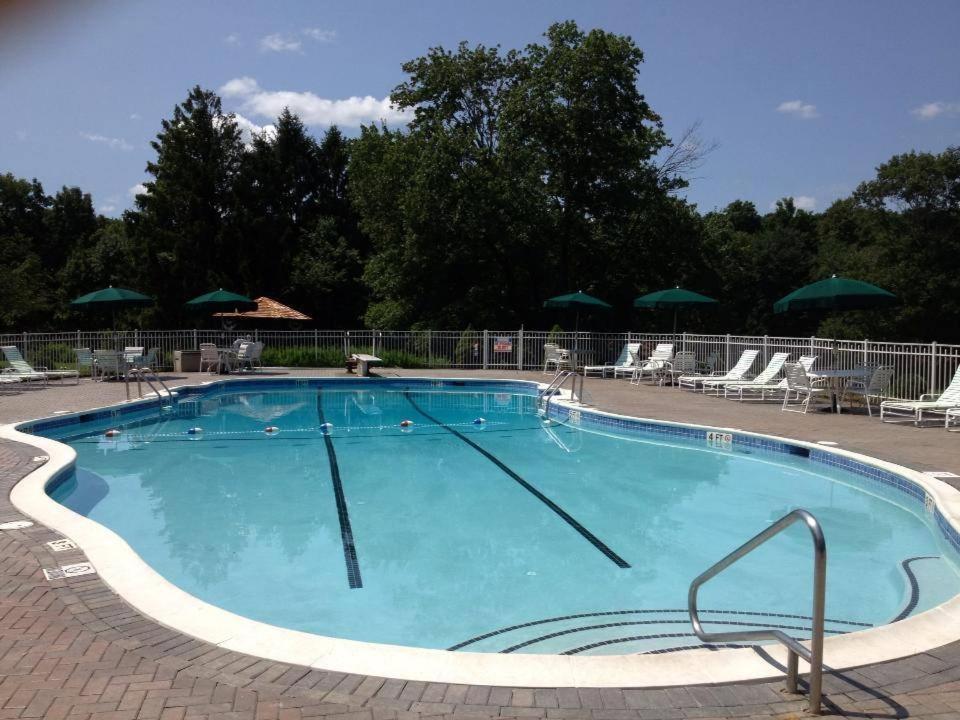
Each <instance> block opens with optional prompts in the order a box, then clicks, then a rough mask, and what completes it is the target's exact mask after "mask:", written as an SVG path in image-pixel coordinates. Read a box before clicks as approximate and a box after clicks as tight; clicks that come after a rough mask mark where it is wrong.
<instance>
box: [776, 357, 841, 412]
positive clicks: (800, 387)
mask: <svg viewBox="0 0 960 720" xmlns="http://www.w3.org/2000/svg"><path fill="white" fill-rule="evenodd" d="M783 367H784V372H785V373H786V376H787V377H786V380H787V392H786V393H785V394H784V396H783V405H782V406H781V407H780V410H781V411H783V410H786V411H788V412H802V413H803V414H804V415H806V413H807V410H809V409H810V402H811V401H812V400H814V399H816V398H819V397H822V398H825V399H826V401H827V402H830V398H831V393H830V388H828V387H824V386H822V385H818V384H817V381H816V380H811V379H810V376H809V375H807V371H806V370H805V369H804V367H803V365H801V364H800V363H786V364H785V365H784V366H783ZM791 402H797V403H799V404H800V409H797V408H793V407H790V403H791Z"/></svg>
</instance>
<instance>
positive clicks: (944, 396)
mask: <svg viewBox="0 0 960 720" xmlns="http://www.w3.org/2000/svg"><path fill="white" fill-rule="evenodd" d="M954 408H960V366H958V367H957V372H956V373H954V375H953V379H952V380H951V381H950V384H949V385H948V386H947V389H946V390H944V391H943V392H942V393H940V394H939V395H936V394H927V395H921V396H920V399H919V400H884V401H883V402H882V403H880V420H882V421H883V422H897V421H896V420H888V419H887V418H888V417H894V418H899V419H901V420H902V419H903V418H910V419H911V420H913V424H914V425H919V424H920V423H922V422H923V414H924V413H946V411H947V410H952V409H954Z"/></svg>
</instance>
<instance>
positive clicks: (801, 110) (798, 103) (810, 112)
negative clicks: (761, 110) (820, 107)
mask: <svg viewBox="0 0 960 720" xmlns="http://www.w3.org/2000/svg"><path fill="white" fill-rule="evenodd" d="M777 112H780V113H785V114H787V115H794V116H796V117H798V118H803V119H804V120H811V119H813V118H815V117H820V115H819V114H818V113H817V106H816V105H811V104H810V103H805V102H803V100H786V101H784V102H782V103H780V104H779V105H777Z"/></svg>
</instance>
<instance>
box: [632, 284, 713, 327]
mask: <svg viewBox="0 0 960 720" xmlns="http://www.w3.org/2000/svg"><path fill="white" fill-rule="evenodd" d="M716 303H717V301H716V300H714V299H713V298H711V297H707V296H706V295H701V294H700V293H695V292H693V291H692V290H684V289H683V288H682V287H680V286H679V285H677V286H676V287H672V288H670V289H668V290H657V291H656V292H652V293H649V294H647V295H641V296H640V297H638V298H637V299H636V300H634V301H633V306H634V307H636V308H654V309H657V310H664V309H666V310H670V309H672V310H673V332H677V310H679V309H680V308H685V307H695V306H697V305H716Z"/></svg>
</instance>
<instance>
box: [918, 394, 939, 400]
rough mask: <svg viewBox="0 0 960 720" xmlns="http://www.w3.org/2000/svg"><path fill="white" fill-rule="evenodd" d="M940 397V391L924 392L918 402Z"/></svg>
mask: <svg viewBox="0 0 960 720" xmlns="http://www.w3.org/2000/svg"><path fill="white" fill-rule="evenodd" d="M939 397H940V393H924V394H923V395H921V396H920V400H919V402H930V401H931V400H937V399H938V398H939Z"/></svg>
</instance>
